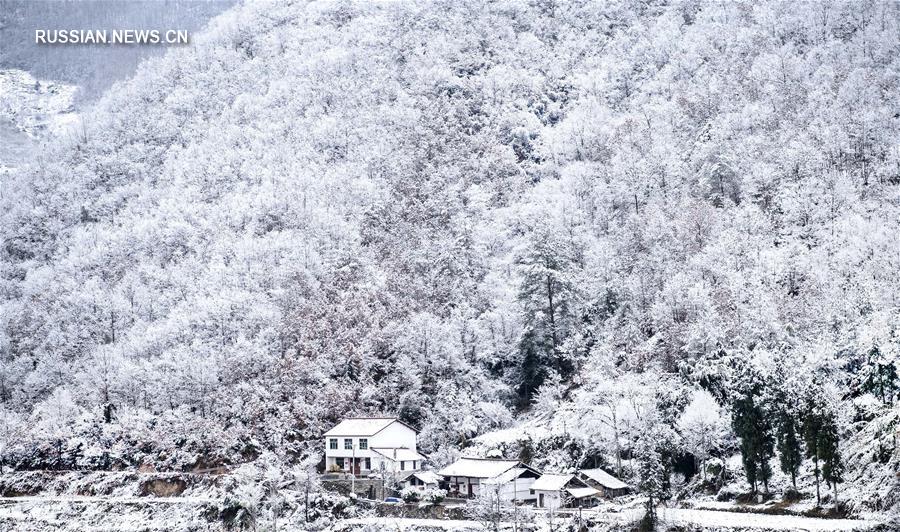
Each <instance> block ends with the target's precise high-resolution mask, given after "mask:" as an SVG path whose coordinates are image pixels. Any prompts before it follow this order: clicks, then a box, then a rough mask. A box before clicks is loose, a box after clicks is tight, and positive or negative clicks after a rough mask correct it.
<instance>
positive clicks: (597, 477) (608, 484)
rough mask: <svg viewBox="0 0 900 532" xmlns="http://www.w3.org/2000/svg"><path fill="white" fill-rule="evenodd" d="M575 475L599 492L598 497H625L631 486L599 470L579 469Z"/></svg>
mask: <svg viewBox="0 0 900 532" xmlns="http://www.w3.org/2000/svg"><path fill="white" fill-rule="evenodd" d="M577 475H578V479H579V480H581V481H582V482H584V483H585V484H586V485H588V486H589V487H592V488H594V489H596V490H597V491H599V492H600V497H605V498H607V499H611V498H613V497H619V496H621V495H625V494H627V493H629V492H630V491H631V486H629V485H628V484H626V483H624V482H622V481H621V480H619V479H617V478H616V477H614V476H612V475H610V474H609V473H607V472H606V471H604V470H602V469H600V468H597V469H581V470H579V471H578V473H577Z"/></svg>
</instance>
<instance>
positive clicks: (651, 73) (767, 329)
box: [0, 0, 900, 514]
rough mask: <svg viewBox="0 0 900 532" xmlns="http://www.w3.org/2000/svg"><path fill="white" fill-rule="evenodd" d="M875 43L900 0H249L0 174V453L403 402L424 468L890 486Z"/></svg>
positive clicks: (120, 449)
mask: <svg viewBox="0 0 900 532" xmlns="http://www.w3.org/2000/svg"><path fill="white" fill-rule="evenodd" d="M897 72H900V4H898V3H896V2H863V3H859V2H855V1H836V2H788V1H768V2H760V3H752V4H751V3H744V2H690V1H689V2H673V3H667V2H644V1H639V0H625V1H622V2H554V1H535V2H527V3H526V2H506V1H501V2H490V3H485V2H480V1H472V2H469V1H463V2H428V1H423V2H404V3H375V2H365V1H352V0H351V1H342V2H324V3H311V4H307V3H303V2H275V1H271V2H270V1H262V2H246V3H245V4H242V5H239V6H237V7H235V8H234V9H232V10H231V11H229V12H227V13H225V14H224V15H222V16H220V17H218V18H216V19H215V20H214V21H213V23H212V24H211V25H210V27H209V28H208V29H207V30H206V31H205V32H203V33H202V34H197V35H194V36H193V37H192V44H191V46H188V47H182V48H176V49H172V50H170V51H169V53H167V54H166V56H165V57H160V58H153V59H150V60H148V61H146V62H144V63H143V64H142V65H141V67H140V68H139V70H138V72H137V74H136V75H135V77H134V78H133V79H132V80H130V81H128V82H126V83H122V84H120V85H117V86H115V87H113V88H112V89H111V90H110V91H109V92H108V93H107V94H106V95H105V97H104V98H103V99H102V101H100V102H99V103H98V105H97V106H96V108H94V109H92V110H90V112H88V113H87V114H85V115H84V116H83V119H82V120H79V124H80V125H79V128H78V131H77V134H76V135H67V136H66V135H64V136H63V137H64V138H61V139H60V140H59V141H56V142H53V143H50V144H49V145H48V146H46V148H45V149H42V150H41V156H40V157H37V158H35V160H33V161H31V163H32V164H29V165H27V166H26V167H22V168H19V169H17V170H16V171H15V172H12V173H11V174H10V175H9V176H8V177H5V178H4V181H3V190H2V191H0V192H2V193H0V240H2V245H0V403H2V409H0V456H2V459H3V463H5V464H8V465H10V466H12V467H13V468H15V469H18V470H44V469H86V470H95V469H99V470H107V469H111V468H123V469H126V470H136V469H155V470H159V471H188V470H207V469H213V468H217V467H220V466H223V465H238V464H247V463H255V462H256V461H258V460H259V457H260V456H273V455H274V456H276V457H277V461H278V463H279V466H278V467H281V468H285V469H288V468H290V467H291V466H292V465H293V464H295V463H297V462H298V461H299V460H305V459H310V457H315V456H316V455H317V453H318V452H319V451H321V445H322V440H321V434H322V433H323V431H324V430H325V429H327V428H328V427H329V426H332V425H333V424H334V423H335V422H336V421H337V420H339V419H340V418H341V417H344V416H348V415H371V414H390V415H398V416H399V417H400V418H401V419H402V420H403V421H404V422H406V423H408V424H410V425H412V426H415V427H417V428H420V429H421V433H420V436H419V449H420V450H422V451H423V452H425V453H426V454H428V455H429V456H430V457H431V462H432V465H444V464H445V463H447V462H448V461H449V460H450V459H451V458H452V457H455V456H459V455H461V454H467V453H475V454H478V453H486V452H488V451H490V450H493V449H500V451H501V452H502V453H504V454H507V455H508V456H511V457H521V458H525V459H527V460H528V461H530V462H533V463H535V464H536V465H538V466H539V467H540V468H542V469H545V470H548V471H564V470H569V469H572V468H575V467H605V468H607V469H608V470H610V471H614V472H615V473H616V474H617V475H620V476H622V477H623V479H624V480H626V481H627V482H629V483H630V484H632V485H633V486H634V487H635V488H637V489H638V490H640V491H641V492H642V493H643V494H645V495H647V494H652V495H653V496H654V497H655V498H656V499H660V500H667V501H671V502H672V504H675V503H677V502H678V499H689V500H691V501H706V502H712V500H713V499H720V500H718V501H717V502H726V503H735V504H743V502H742V501H756V500H758V499H759V498H763V499H767V498H768V499H767V500H765V501H764V503H765V504H776V503H777V504H780V503H782V502H785V503H787V502H789V500H790V499H797V500H800V501H802V504H808V505H809V506H810V507H812V506H817V507H820V508H819V509H817V510H816V511H817V512H819V511H821V512H834V513H837V514H864V513H866V512H876V513H879V514H887V513H889V512H896V511H897V509H898V507H900V480H898V478H897V476H896V472H897V471H898V470H900V457H898V453H900V451H898V450H897V442H896V440H897V428H898V417H897V401H898V399H900V376H898V372H897V370H898V365H900V360H898V358H900V300H898V295H900V78H898V76H897ZM3 76H5V77H2V78H0V79H2V80H3V81H2V83H4V87H10V90H12V91H13V92H16V93H17V94H18V93H22V94H19V95H18V96H16V97H15V98H13V99H11V100H9V99H6V97H4V100H2V101H3V102H8V101H14V102H15V103H14V104H9V103H3V105H4V107H3V109H5V111H4V112H5V113H6V114H7V115H9V116H11V117H12V118H11V119H10V120H11V122H10V123H11V124H12V126H11V127H13V128H15V129H20V130H23V131H26V132H29V133H31V132H36V131H39V130H41V129H53V128H54V127H56V126H54V125H53V124H55V123H56V122H55V121H61V122H66V121H68V120H71V117H69V115H68V114H67V113H66V109H67V107H66V104H65V101H66V98H67V97H68V96H66V95H67V94H68V92H67V91H69V90H70V89H69V88H66V87H62V86H56V85H49V86H45V85H44V84H43V83H42V84H40V85H38V84H37V82H36V81H34V80H31V79H29V78H27V77H24V76H23V75H22V74H15V73H12V74H10V73H5V74H3ZM10 106H11V107H10ZM23 110H24V111H23ZM35 112H37V114H42V115H44V116H45V118H40V119H35V118H34V115H35ZM54 116H56V117H60V118H52V117H54ZM276 469H277V468H276ZM813 500H815V501H816V502H815V503H812V502H811V501H813ZM772 501H775V502H772ZM835 506H836V507H837V508H836V509H832V508H833V507H835Z"/></svg>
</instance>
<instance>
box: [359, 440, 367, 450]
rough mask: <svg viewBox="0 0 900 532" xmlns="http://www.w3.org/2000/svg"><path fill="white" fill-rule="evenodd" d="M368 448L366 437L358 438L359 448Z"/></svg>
mask: <svg viewBox="0 0 900 532" xmlns="http://www.w3.org/2000/svg"><path fill="white" fill-rule="evenodd" d="M368 448H369V440H368V438H360V439H359V450H360V451H365V450H366V449H368Z"/></svg>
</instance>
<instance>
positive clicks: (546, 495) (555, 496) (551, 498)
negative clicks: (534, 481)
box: [534, 490, 562, 510]
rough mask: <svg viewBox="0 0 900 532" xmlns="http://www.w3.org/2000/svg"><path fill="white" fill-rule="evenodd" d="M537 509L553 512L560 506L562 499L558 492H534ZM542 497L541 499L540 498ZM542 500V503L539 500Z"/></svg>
mask: <svg viewBox="0 0 900 532" xmlns="http://www.w3.org/2000/svg"><path fill="white" fill-rule="evenodd" d="M534 493H535V496H536V497H537V501H538V507H540V508H547V509H551V510H555V509H557V508H559V507H560V506H562V497H560V494H559V492H558V491H546V490H535V491H534ZM542 495H543V497H541V496H542ZM542 498H543V501H541V499H542Z"/></svg>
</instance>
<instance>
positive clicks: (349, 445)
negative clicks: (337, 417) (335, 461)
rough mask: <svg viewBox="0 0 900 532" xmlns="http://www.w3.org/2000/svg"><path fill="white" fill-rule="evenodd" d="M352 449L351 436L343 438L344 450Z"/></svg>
mask: <svg viewBox="0 0 900 532" xmlns="http://www.w3.org/2000/svg"><path fill="white" fill-rule="evenodd" d="M352 449H353V438H344V450H347V451H350V450H352Z"/></svg>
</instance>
